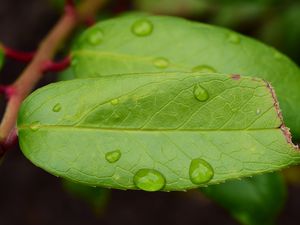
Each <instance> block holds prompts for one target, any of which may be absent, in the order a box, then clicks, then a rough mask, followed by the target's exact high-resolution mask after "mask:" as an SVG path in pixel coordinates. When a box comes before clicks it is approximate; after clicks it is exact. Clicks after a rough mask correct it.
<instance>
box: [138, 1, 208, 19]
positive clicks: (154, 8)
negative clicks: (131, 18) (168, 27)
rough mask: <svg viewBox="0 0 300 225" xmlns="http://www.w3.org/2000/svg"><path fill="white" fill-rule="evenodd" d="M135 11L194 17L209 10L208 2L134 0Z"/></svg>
mask: <svg viewBox="0 0 300 225" xmlns="http://www.w3.org/2000/svg"><path fill="white" fill-rule="evenodd" d="M133 5H134V7H135V9H137V10H142V11H146V12H151V13H156V14H168V15H177V16H178V15H181V16H192V15H197V14H201V13H202V12H204V11H206V10H207V7H208V5H209V2H208V1H207V0H205V1H203V0H134V1H133Z"/></svg>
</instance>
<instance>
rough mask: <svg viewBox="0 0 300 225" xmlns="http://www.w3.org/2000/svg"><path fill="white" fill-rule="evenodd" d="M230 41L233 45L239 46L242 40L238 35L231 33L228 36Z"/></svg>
mask: <svg viewBox="0 0 300 225" xmlns="http://www.w3.org/2000/svg"><path fill="white" fill-rule="evenodd" d="M228 41H229V42H231V43H233V44H239V43H240V41H241V38H240V36H239V35H238V34H235V33H231V34H229V35H228Z"/></svg>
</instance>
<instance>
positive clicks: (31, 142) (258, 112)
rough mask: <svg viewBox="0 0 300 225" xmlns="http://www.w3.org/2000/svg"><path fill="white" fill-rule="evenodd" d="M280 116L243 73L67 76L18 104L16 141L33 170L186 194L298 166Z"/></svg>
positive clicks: (266, 90) (271, 99) (258, 84)
mask: <svg viewBox="0 0 300 225" xmlns="http://www.w3.org/2000/svg"><path fill="white" fill-rule="evenodd" d="M278 110H279V109H278V106H277V102H276V99H275V96H274V93H273V91H272V90H271V88H270V86H269V84H267V83H266V82H265V81H263V80H260V79H256V78H255V79H254V78H250V77H239V76H231V75H224V74H207V73H183V72H177V73H156V74H153V73H151V74H131V75H117V76H107V77H102V78H94V79H75V80H72V81H65V82H59V83H56V84H51V85H48V86H46V87H43V88H41V89H39V90H38V91H36V92H34V93H33V94H31V95H30V96H29V97H28V98H27V99H26V100H25V101H24V103H23V104H22V107H21V110H20V115H19V119H18V132H19V142H20V147H21V149H22V151H23V153H24V154H25V156H26V157H28V158H29V159H30V160H31V161H32V162H33V163H34V164H36V165H37V166H39V167H41V168H43V169H45V170H46V171H48V172H50V173H52V174H54V175H57V176H62V177H64V178H67V179H70V180H73V181H77V182H81V183H85V184H89V185H92V186H103V187H113V188H120V189H138V188H141V189H143V190H148V191H155V190H163V191H171V190H185V189H190V188H195V187H199V186H206V185H208V184H215V183H220V182H223V181H226V180H228V179H234V178H239V177H246V176H250V175H255V174H259V173H264V172H270V171H274V170H279V169H281V168H284V167H287V166H290V165H293V164H297V163H298V162H299V160H300V154H299V151H298V150H297V149H296V148H295V147H294V146H293V145H292V143H291V142H290V138H289V133H288V130H287V128H285V126H284V125H282V121H281V117H280V115H279V114H278V113H279V111H278ZM164 182H165V183H164Z"/></svg>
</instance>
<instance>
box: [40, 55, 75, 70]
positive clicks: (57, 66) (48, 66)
mask: <svg viewBox="0 0 300 225" xmlns="http://www.w3.org/2000/svg"><path fill="white" fill-rule="evenodd" d="M70 62H71V59H70V57H69V56H67V57H66V58H64V59H63V60H61V61H59V62H53V61H52V60H49V61H46V62H45V63H44V65H43V72H60V71H62V70H65V69H66V68H68V67H69V66H70Z"/></svg>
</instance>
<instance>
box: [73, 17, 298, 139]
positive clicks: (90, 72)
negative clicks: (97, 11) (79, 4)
mask: <svg viewBox="0 0 300 225" xmlns="http://www.w3.org/2000/svg"><path fill="white" fill-rule="evenodd" d="M99 33H101V38H100V39H98V41H97V42H95V41H94V42H93V41H91V39H93V37H95V36H97V35H99ZM141 33H143V34H141ZM72 58H73V69H74V72H75V75H76V76H77V77H79V78H86V77H99V76H110V75H112V74H123V73H145V72H162V71H163V72H164V71H185V72H188V71H202V72H213V71H215V72H220V73H227V74H228V73H229V74H242V75H247V76H258V77H261V78H263V79H265V80H267V81H269V82H271V83H272V85H273V86H274V88H275V90H276V93H277V95H278V99H279V102H280V106H281V108H282V111H283V115H284V117H285V121H286V124H287V126H289V127H290V128H291V130H292V133H293V135H294V137H295V138H300V117H299V116H298V114H299V111H300V105H299V104H297V103H298V102H300V94H299V91H298V90H299V85H300V70H299V68H298V67H297V65H296V64H295V63H293V62H292V61H291V60H290V59H289V58H287V57H286V56H285V55H283V54H281V53H280V52H278V51H276V50H275V49H274V48H271V47H268V46H266V45H264V44H262V43H260V42H258V41H256V40H253V39H251V38H248V37H245V36H243V35H240V34H238V33H235V32H233V31H230V30H227V29H223V28H219V27H215V26H210V25H206V24H201V23H196V22H191V21H187V20H184V19H179V18H175V17H162V16H145V15H135V16H134V15H131V16H128V17H126V16H125V17H120V18H116V19H111V20H107V21H105V22H101V23H98V24H97V25H95V26H93V27H91V28H90V29H88V30H87V31H86V32H85V33H83V34H82V35H81V37H80V38H79V39H78V41H77V43H76V44H75V47H74V48H73V51H72Z"/></svg>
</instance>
